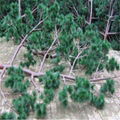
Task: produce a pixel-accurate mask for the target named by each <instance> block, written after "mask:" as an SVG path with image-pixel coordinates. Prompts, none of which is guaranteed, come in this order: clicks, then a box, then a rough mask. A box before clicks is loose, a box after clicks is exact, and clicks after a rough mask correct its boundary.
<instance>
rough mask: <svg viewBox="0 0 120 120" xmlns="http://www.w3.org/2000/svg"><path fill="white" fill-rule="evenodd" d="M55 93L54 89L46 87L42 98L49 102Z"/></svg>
mask: <svg viewBox="0 0 120 120" xmlns="http://www.w3.org/2000/svg"><path fill="white" fill-rule="evenodd" d="M54 96H55V93H54V90H53V89H52V88H51V89H44V92H43V94H41V96H40V98H41V99H43V102H44V103H46V104H49V103H50V102H51V101H52V100H53V99H54Z"/></svg>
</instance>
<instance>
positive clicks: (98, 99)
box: [90, 94, 105, 109]
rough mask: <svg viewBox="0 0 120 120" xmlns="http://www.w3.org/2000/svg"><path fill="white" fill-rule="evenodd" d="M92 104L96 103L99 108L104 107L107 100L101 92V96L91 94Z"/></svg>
mask: <svg viewBox="0 0 120 120" xmlns="http://www.w3.org/2000/svg"><path fill="white" fill-rule="evenodd" d="M90 102H91V104H92V105H94V106H95V107H96V108H98V109H103V107H104V104H105V100H104V95H103V94H100V95H99V96H95V95H93V94H92V95H91V101H90Z"/></svg>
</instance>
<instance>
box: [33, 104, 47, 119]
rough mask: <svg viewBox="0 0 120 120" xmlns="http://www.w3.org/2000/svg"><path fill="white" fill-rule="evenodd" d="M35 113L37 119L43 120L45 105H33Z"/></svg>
mask: <svg viewBox="0 0 120 120" xmlns="http://www.w3.org/2000/svg"><path fill="white" fill-rule="evenodd" d="M35 111H36V115H37V117H38V118H44V117H45V116H46V114H47V113H46V104H44V103H39V104H36V105H35Z"/></svg>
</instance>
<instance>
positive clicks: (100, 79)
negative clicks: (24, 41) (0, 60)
mask: <svg viewBox="0 0 120 120" xmlns="http://www.w3.org/2000/svg"><path fill="white" fill-rule="evenodd" d="M4 67H5V68H6V69H8V68H10V67H15V68H18V66H15V65H14V66H11V65H0V69H4ZM23 71H24V72H25V73H26V74H27V75H30V76H33V77H40V76H43V75H45V73H43V72H33V71H31V70H29V69H25V68H23ZM60 76H61V77H62V78H65V79H69V80H72V81H75V77H73V76H71V75H65V74H60ZM114 78H120V75H118V76H113V77H105V78H94V79H90V82H95V83H97V82H99V81H105V80H107V79H114Z"/></svg>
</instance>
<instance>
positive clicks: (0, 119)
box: [0, 112, 16, 120]
mask: <svg viewBox="0 0 120 120" xmlns="http://www.w3.org/2000/svg"><path fill="white" fill-rule="evenodd" d="M0 120H16V115H15V114H14V113H12V112H9V113H7V112H5V113H2V115H1V116H0Z"/></svg>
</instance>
